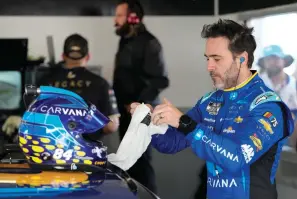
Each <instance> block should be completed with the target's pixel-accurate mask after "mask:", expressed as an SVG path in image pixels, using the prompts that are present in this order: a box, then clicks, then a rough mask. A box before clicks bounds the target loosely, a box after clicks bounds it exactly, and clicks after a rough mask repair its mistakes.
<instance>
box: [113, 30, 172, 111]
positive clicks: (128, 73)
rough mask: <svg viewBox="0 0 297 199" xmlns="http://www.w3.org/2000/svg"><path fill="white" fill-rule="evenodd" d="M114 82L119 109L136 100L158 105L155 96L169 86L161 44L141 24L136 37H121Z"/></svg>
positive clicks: (121, 109)
mask: <svg viewBox="0 0 297 199" xmlns="http://www.w3.org/2000/svg"><path fill="white" fill-rule="evenodd" d="M113 83H114V84H113V89H114V91H115V95H116V98H117V100H118V106H119V109H120V112H121V111H125V108H124V107H125V105H128V104H130V103H132V102H136V101H138V102H144V103H150V104H158V103H159V102H157V101H158V95H159V94H160V92H161V91H162V90H163V89H165V88H167V87H168V86H169V79H168V77H167V71H166V69H165V64H164V60H163V52H162V46H161V44H160V42H159V41H158V39H157V38H156V37H155V36H153V35H152V34H151V33H150V32H148V31H147V30H146V29H145V27H144V26H143V27H142V28H141V29H140V30H139V32H138V33H137V35H136V36H133V37H130V38H121V40H120V43H119V48H118V52H117V54H116V59H115V70H114V81H113Z"/></svg>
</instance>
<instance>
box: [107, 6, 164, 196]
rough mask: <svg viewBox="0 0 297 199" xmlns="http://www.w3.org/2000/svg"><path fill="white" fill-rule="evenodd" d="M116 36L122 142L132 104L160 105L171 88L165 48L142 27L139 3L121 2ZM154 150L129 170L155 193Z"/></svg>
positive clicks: (117, 11) (117, 81) (141, 12)
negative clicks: (167, 89) (169, 87)
mask: <svg viewBox="0 0 297 199" xmlns="http://www.w3.org/2000/svg"><path fill="white" fill-rule="evenodd" d="M115 13H116V14H115V27H116V31H115V32H116V34H117V35H118V36H119V37H120V42H119V48H118V51H117V54H116V58H115V69H114V80H113V89H114V91H115V95H116V99H117V102H118V107H119V112H120V114H121V117H120V128H119V131H120V139H122V138H123V137H124V135H125V132H126V130H127V128H128V126H129V124H130V120H131V115H130V113H129V111H130V110H129V109H130V104H131V103H132V102H134V101H137V102H143V103H149V104H152V105H157V104H159V103H160V102H159V97H158V96H159V94H160V92H162V91H163V90H164V89H165V88H167V87H168V86H169V79H168V77H167V74H166V70H165V65H164V60H163V53H162V46H161V44H160V42H159V41H158V39H157V38H156V37H155V36H154V35H153V34H152V33H150V32H149V31H148V30H147V29H146V27H145V25H144V24H143V23H142V18H143V15H144V12H143V9H142V6H141V5H140V3H139V2H138V1H120V2H119V3H118V4H117V7H116V11H115ZM150 153H151V147H150V146H149V147H148V150H147V151H146V152H145V153H144V154H143V155H142V157H141V158H140V159H139V160H138V161H137V162H136V163H135V164H134V165H133V166H132V167H131V168H130V169H129V170H128V173H129V174H130V175H131V177H133V178H134V179H136V180H137V181H138V182H140V183H141V184H143V185H144V186H146V187H147V188H149V189H150V190H151V191H153V192H155V193H156V186H155V179H154V178H155V177H154V170H153V168H152V166H151V164H150V161H151V154H150Z"/></svg>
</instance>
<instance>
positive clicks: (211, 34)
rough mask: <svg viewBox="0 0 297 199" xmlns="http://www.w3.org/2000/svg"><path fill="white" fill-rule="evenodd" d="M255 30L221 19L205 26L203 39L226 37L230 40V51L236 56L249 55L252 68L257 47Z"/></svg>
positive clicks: (249, 63) (202, 34)
mask: <svg viewBox="0 0 297 199" xmlns="http://www.w3.org/2000/svg"><path fill="white" fill-rule="evenodd" d="M253 30H254V29H253V28H248V27H247V26H245V25H240V24H238V23H236V22H235V21H232V20H227V19H225V20H222V19H219V21H218V22H216V23H213V24H207V25H204V26H203V30H202V32H201V36H202V38H216V37H226V38H228V39H229V41H230V43H229V50H230V51H231V52H232V54H233V56H234V58H235V55H238V54H240V53H243V52H244V51H246V52H247V53H248V63H247V65H248V67H249V68H251V67H252V64H253V62H254V51H255V49H256V47H257V44H256V41H255V38H254V36H253V35H252V32H253Z"/></svg>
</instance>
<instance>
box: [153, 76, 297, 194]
mask: <svg viewBox="0 0 297 199" xmlns="http://www.w3.org/2000/svg"><path fill="white" fill-rule="evenodd" d="M252 72H253V75H252V76H251V77H250V78H249V79H248V80H246V81H245V82H243V83H242V84H240V85H238V86H237V87H235V88H231V89H227V90H217V91H214V92H210V93H208V94H206V95H205V96H203V97H202V98H201V99H200V100H199V101H198V102H197V104H196V105H195V107H194V108H192V109H191V110H190V111H189V112H188V113H187V115H188V116H189V117H191V119H193V120H194V121H195V122H197V125H196V128H195V130H193V131H192V132H190V133H188V134H187V133H181V132H179V131H178V130H177V129H175V128H173V127H170V128H168V130H167V132H166V133H165V134H164V135H154V136H153V138H152V145H153V146H154V147H155V148H156V149H157V150H158V151H159V152H162V153H169V154H173V153H177V152H179V151H181V150H183V149H185V148H187V147H189V146H190V147H191V148H192V149H193V151H194V153H195V154H196V155H197V156H198V157H200V158H202V159H204V160H206V162H207V163H206V164H207V198H208V199H217V198H221V199H231V198H232V199H262V198H269V199H275V198H277V191H276V184H275V174H276V171H277V167H278V164H279V159H280V153H281V151H282V146H283V143H284V141H285V140H286V139H287V137H288V136H289V135H290V134H291V133H292V132H293V128H294V126H293V119H292V116H291V114H290V110H289V109H288V107H287V106H286V105H285V104H284V103H283V102H282V101H281V99H280V98H279V97H278V96H277V94H276V93H274V92H272V91H271V90H270V89H269V88H268V87H266V86H265V84H264V83H263V81H262V79H261V78H260V77H259V76H258V74H257V72H256V71H252Z"/></svg>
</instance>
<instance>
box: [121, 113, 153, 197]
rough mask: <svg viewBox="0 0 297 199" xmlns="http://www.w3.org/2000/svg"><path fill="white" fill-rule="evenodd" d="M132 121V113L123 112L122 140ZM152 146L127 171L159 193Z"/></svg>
mask: <svg viewBox="0 0 297 199" xmlns="http://www.w3.org/2000/svg"><path fill="white" fill-rule="evenodd" d="M130 121H131V115H130V114H129V113H127V112H124V113H121V117H120V127H119V133H120V140H122V139H123V137H124V135H125V133H126V131H127V129H128V126H129V124H130ZM151 160H152V146H151V145H149V147H148V148H147V150H146V151H145V152H144V154H143V155H142V156H141V157H140V158H139V159H138V160H137V161H136V163H135V164H134V165H133V166H132V167H131V168H130V169H129V170H128V171H127V172H128V174H129V175H130V176H131V177H132V178H134V179H135V180H137V181H138V182H139V183H141V184H142V185H144V186H145V187H147V188H148V189H149V190H151V191H152V192H154V193H157V187H156V183H155V172H154V169H153V167H152V165H151Z"/></svg>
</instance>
